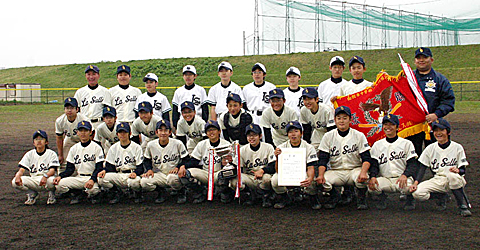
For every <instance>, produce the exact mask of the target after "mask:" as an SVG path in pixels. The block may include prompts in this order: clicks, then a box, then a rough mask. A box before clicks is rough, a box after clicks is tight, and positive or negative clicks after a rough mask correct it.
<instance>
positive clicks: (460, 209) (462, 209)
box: [458, 205, 472, 217]
mask: <svg viewBox="0 0 480 250" xmlns="http://www.w3.org/2000/svg"><path fill="white" fill-rule="evenodd" d="M458 214H460V215H461V216H463V217H470V216H472V212H470V210H468V207H467V206H466V205H461V206H460V207H458Z"/></svg>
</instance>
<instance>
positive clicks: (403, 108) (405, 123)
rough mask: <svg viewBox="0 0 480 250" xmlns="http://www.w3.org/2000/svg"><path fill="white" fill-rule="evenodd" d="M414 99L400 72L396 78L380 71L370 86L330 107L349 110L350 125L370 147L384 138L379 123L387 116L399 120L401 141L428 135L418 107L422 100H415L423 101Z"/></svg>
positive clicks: (423, 116) (405, 79)
mask: <svg viewBox="0 0 480 250" xmlns="http://www.w3.org/2000/svg"><path fill="white" fill-rule="evenodd" d="M408 68H410V67H409V66H408ZM414 79H415V77H414ZM420 94H421V92H420ZM417 97H418V95H415V94H414V90H412V89H411V87H410V84H409V81H408V79H407V77H406V75H405V73H404V71H401V72H400V73H399V74H398V76H396V77H394V76H390V75H388V74H387V73H386V72H383V71H382V72H380V73H379V74H378V75H377V79H376V81H375V83H374V84H373V85H372V86H371V87H368V88H366V89H364V90H362V91H360V92H357V93H355V94H351V95H348V96H342V97H338V99H337V100H336V101H335V102H334V106H335V108H337V107H339V106H347V107H349V108H350V110H351V112H352V121H351V123H350V126H351V127H352V128H354V129H356V130H358V131H360V132H362V133H363V134H365V136H366V137H367V140H368V143H369V144H370V146H371V145H373V143H374V142H376V141H377V140H380V139H382V138H384V137H385V133H384V132H383V131H382V120H383V117H384V116H385V115H387V114H389V113H390V114H395V115H397V116H398V118H399V120H400V125H399V126H398V131H399V132H398V136H399V137H403V138H405V137H407V136H411V135H414V134H418V133H420V132H422V131H425V132H426V134H427V135H428V131H429V129H430V128H429V126H428V124H427V122H426V121H425V115H426V112H425V111H424V107H421V103H422V102H425V99H423V96H420V97H418V98H422V99H423V100H420V101H418V102H417Z"/></svg>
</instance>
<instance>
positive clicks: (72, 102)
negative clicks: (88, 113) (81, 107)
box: [63, 97, 78, 108]
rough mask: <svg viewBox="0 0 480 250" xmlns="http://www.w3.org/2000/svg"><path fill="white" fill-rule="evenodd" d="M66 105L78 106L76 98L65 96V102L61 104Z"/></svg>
mask: <svg viewBox="0 0 480 250" xmlns="http://www.w3.org/2000/svg"><path fill="white" fill-rule="evenodd" d="M68 105H70V106H72V107H76V108H78V102H77V99H75V98H73V97H67V99H65V104H63V106H64V107H66V106H68Z"/></svg>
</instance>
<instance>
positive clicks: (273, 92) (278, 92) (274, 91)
mask: <svg viewBox="0 0 480 250" xmlns="http://www.w3.org/2000/svg"><path fill="white" fill-rule="evenodd" d="M268 96H269V98H270V99H272V98H275V97H276V98H283V99H285V94H284V93H283V90H282V89H279V88H276V89H272V90H270V92H268Z"/></svg>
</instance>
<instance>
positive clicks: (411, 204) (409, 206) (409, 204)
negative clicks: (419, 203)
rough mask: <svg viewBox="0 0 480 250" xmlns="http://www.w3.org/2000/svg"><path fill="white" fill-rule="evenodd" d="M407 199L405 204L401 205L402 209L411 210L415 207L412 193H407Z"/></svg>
mask: <svg viewBox="0 0 480 250" xmlns="http://www.w3.org/2000/svg"><path fill="white" fill-rule="evenodd" d="M406 199H407V201H406V202H405V205H404V206H403V210H405V211H411V210H414V209H415V200H414V199H413V196H412V195H407V197H406Z"/></svg>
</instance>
